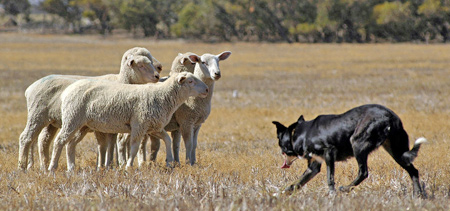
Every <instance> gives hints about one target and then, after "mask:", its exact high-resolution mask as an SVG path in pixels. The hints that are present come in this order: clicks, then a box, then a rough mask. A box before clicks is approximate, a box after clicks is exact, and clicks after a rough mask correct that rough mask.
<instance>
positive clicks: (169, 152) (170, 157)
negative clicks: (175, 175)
mask: <svg viewBox="0 0 450 211" xmlns="http://www.w3.org/2000/svg"><path fill="white" fill-rule="evenodd" d="M152 135H155V136H156V137H159V138H161V139H162V140H164V144H165V145H166V165H167V166H171V163H172V162H173V155H172V140H171V139H170V136H169V134H167V132H166V131H165V130H162V131H161V132H158V133H154V134H152Z"/></svg>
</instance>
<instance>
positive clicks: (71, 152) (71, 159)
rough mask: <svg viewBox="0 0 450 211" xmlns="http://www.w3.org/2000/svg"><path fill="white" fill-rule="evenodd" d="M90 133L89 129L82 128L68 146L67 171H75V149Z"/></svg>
mask: <svg viewBox="0 0 450 211" xmlns="http://www.w3.org/2000/svg"><path fill="white" fill-rule="evenodd" d="M88 131H89V128H88V127H83V128H81V129H80V130H79V131H77V132H76V133H75V135H74V136H73V137H72V138H71V139H70V140H69V142H68V143H67V144H66V157H67V171H73V170H74V169H75V148H76V146H77V144H78V143H79V142H80V141H81V140H83V138H84V136H86V134H87V132H88Z"/></svg>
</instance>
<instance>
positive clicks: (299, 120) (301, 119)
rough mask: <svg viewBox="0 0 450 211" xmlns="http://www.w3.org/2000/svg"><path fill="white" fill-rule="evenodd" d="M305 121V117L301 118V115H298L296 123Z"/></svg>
mask: <svg viewBox="0 0 450 211" xmlns="http://www.w3.org/2000/svg"><path fill="white" fill-rule="evenodd" d="M304 121H305V118H303V115H300V117H299V118H298V120H297V123H302V122H304Z"/></svg>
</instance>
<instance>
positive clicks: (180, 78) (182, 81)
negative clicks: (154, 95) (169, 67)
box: [178, 75, 187, 84]
mask: <svg viewBox="0 0 450 211" xmlns="http://www.w3.org/2000/svg"><path fill="white" fill-rule="evenodd" d="M186 79H187V77H186V76H184V75H183V76H180V77H178V84H182V83H184V81H186Z"/></svg>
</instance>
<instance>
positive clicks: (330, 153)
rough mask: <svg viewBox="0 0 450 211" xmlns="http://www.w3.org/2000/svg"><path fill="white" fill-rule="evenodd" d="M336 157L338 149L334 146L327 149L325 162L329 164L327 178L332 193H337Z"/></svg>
mask: <svg viewBox="0 0 450 211" xmlns="http://www.w3.org/2000/svg"><path fill="white" fill-rule="evenodd" d="M335 157H336V150H335V149H334V148H331V149H327V150H326V151H325V163H326V164H327V180H328V188H329V190H330V193H335V192H336V189H335V188H334V184H335V183H334V162H335Z"/></svg>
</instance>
